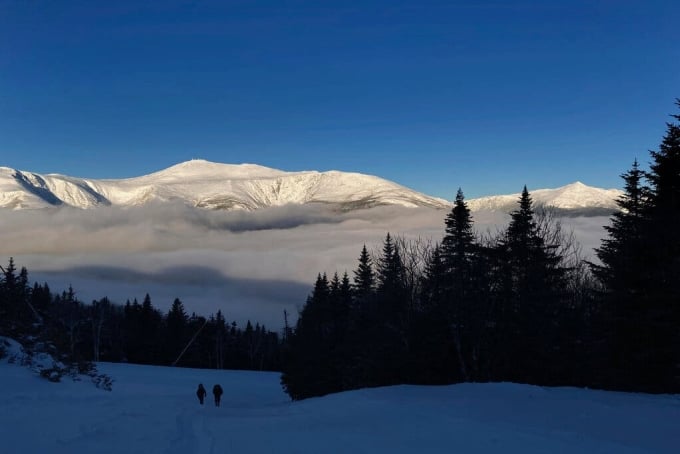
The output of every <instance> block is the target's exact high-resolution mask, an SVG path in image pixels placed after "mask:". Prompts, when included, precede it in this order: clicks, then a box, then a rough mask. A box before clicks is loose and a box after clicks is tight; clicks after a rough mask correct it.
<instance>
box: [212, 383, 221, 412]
mask: <svg viewBox="0 0 680 454" xmlns="http://www.w3.org/2000/svg"><path fill="white" fill-rule="evenodd" d="M213 396H215V406H216V407H219V406H220V399H221V397H222V387H221V386H220V385H215V386H213Z"/></svg>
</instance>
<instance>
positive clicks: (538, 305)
mask: <svg viewBox="0 0 680 454" xmlns="http://www.w3.org/2000/svg"><path fill="white" fill-rule="evenodd" d="M510 216H511V220H510V224H509V225H508V228H507V230H506V232H505V236H504V238H503V241H502V242H501V244H500V245H499V248H500V257H501V259H502V260H503V261H504V264H503V265H502V266H501V268H500V271H501V273H503V274H504V276H502V278H501V279H500V280H499V281H500V282H501V283H502V286H504V287H505V288H501V289H500V290H501V293H500V294H501V304H502V305H503V306H504V307H503V308H502V311H503V314H504V315H503V318H502V320H501V329H502V330H503V331H504V334H503V337H505V338H506V339H508V340H509V342H507V343H506V345H505V346H504V348H505V349H506V352H505V353H504V357H505V360H506V361H509V362H507V363H506V365H505V366H504V367H505V372H504V374H506V376H507V378H508V379H511V380H514V381H524V382H526V381H529V382H532V383H546V382H547V380H548V378H547V375H548V373H549V367H548V364H549V361H550V351H551V349H552V347H553V343H554V340H553V337H554V335H555V323H556V319H555V314H556V312H557V309H558V307H559V305H560V304H561V303H562V299H563V297H564V291H565V287H566V282H565V275H566V269H565V268H563V267H561V257H560V256H559V254H558V253H557V249H558V245H555V244H545V242H544V240H543V237H542V236H541V232H540V231H539V228H538V225H537V223H536V221H535V219H534V210H533V201H532V199H531V195H530V194H529V191H528V190H527V188H526V186H525V187H524V189H523V190H522V194H521V196H520V199H519V208H518V209H517V210H515V211H513V212H512V213H511V215H510Z"/></svg>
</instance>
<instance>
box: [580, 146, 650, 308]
mask: <svg viewBox="0 0 680 454" xmlns="http://www.w3.org/2000/svg"><path fill="white" fill-rule="evenodd" d="M643 176H644V173H643V171H642V170H640V166H639V164H638V162H637V159H636V160H635V161H634V162H633V166H632V168H631V170H629V171H628V172H626V173H624V174H623V175H621V178H622V179H623V180H624V194H623V195H622V196H621V197H620V198H619V199H618V200H617V201H616V204H617V205H618V207H619V208H620V210H619V211H617V212H615V213H614V214H613V215H612V218H611V223H610V225H608V226H605V230H606V231H607V234H608V236H609V237H608V238H605V239H604V240H602V244H601V246H600V247H599V248H597V249H596V250H595V253H596V255H597V258H598V259H600V261H601V264H599V265H598V264H592V265H591V266H592V268H593V272H594V273H595V275H596V276H597V278H598V279H600V281H601V282H602V284H604V286H605V288H606V289H607V291H608V292H610V293H611V294H612V295H616V297H617V298H619V297H624V294H625V293H631V294H634V293H639V292H641V291H644V290H643V289H644V287H645V286H646V285H648V284H644V283H643V282H642V281H643V280H644V277H645V276H646V275H647V271H646V270H645V269H643V268H644V267H645V266H646V265H645V262H646V259H645V255H646V249H647V247H646V241H645V238H644V236H645V229H646V227H647V225H648V223H647V221H646V220H647V211H648V209H647V207H648V199H649V189H648V188H647V187H646V186H643V180H642V179H643Z"/></svg>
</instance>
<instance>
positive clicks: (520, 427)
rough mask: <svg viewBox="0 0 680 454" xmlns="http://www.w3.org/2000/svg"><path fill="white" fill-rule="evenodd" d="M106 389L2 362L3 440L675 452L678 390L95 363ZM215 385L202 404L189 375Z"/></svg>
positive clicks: (54, 451) (139, 445)
mask: <svg viewBox="0 0 680 454" xmlns="http://www.w3.org/2000/svg"><path fill="white" fill-rule="evenodd" d="M99 369H100V371H101V372H104V373H107V374H109V375H111V376H113V378H114V379H115V383H114V386H113V391H111V392H107V391H103V390H100V389H97V388H95V387H94V386H93V385H92V384H91V383H88V382H84V381H83V382H73V381H70V380H66V381H64V382H62V383H58V384H56V383H50V382H48V381H46V380H43V379H40V378H39V377H37V376H35V375H33V374H32V373H31V372H30V371H28V370H27V369H26V368H24V367H20V366H18V365H14V364H7V363H6V362H4V361H0V389H2V392H0V452H1V453H3V454H5V453H6V454H14V453H26V454H31V453H36V454H38V453H40V454H42V453H50V454H74V453H75V454H79V453H83V454H84V453H87V454H94V453H115V454H122V453H126V454H132V453H140V454H152V453H168V454H174V453H177V454H180V453H181V454H192V453H314V454H318V453H402V452H403V453H416V452H418V453H421V452H422V453H515V452H517V453H523V454H526V453H551V454H555V453H676V452H678V446H680V430H678V428H679V427H680V396H669V395H661V396H654V395H643V394H626V393H615V392H603V391H592V390H582V389H574V388H541V387H536V386H527V385H517V384H509V383H498V384H462V385H455V386H441V387H434V386H431V387H426V386H394V387H387V388H376V389H365V390H360V391H353V392H346V393H341V394H336V395H330V396H326V397H322V398H316V399H308V400H305V401H302V402H291V401H290V400H289V399H288V398H287V396H286V395H285V394H284V393H283V391H282V390H281V386H280V385H279V374H277V373H261V372H244V371H217V370H198V369H182V368H169V367H152V366H136V365H129V364H108V363H102V364H100V365H99ZM199 382H201V383H203V384H204V385H205V386H206V388H207V389H208V390H210V389H211V388H212V385H213V384H214V383H221V385H222V387H223V388H224V390H225V394H224V396H223V398H222V406H221V407H219V408H216V407H215V406H214V405H213V404H212V402H211V400H210V399H208V401H207V404H206V405H204V406H202V407H201V406H200V405H199V404H198V401H197V399H196V396H195V394H194V391H195V389H196V387H197V385H198V383H199Z"/></svg>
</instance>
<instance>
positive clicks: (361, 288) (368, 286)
mask: <svg viewBox="0 0 680 454" xmlns="http://www.w3.org/2000/svg"><path fill="white" fill-rule="evenodd" d="M374 289H375V273H374V271H373V263H372V261H371V257H370V255H369V254H368V250H367V249H366V245H365V244H364V247H363V248H362V249H361V255H360V256H359V265H358V266H357V269H356V270H355V271H354V292H355V295H356V297H357V300H359V301H364V300H366V299H368V298H370V296H371V295H372V294H373V291H374Z"/></svg>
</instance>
